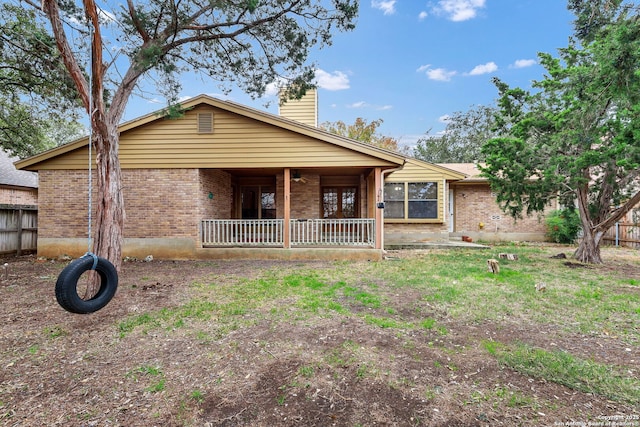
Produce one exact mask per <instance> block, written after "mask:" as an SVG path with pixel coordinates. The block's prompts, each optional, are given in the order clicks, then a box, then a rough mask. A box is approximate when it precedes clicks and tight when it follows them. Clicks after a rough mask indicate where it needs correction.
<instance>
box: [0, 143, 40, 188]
mask: <svg viewBox="0 0 640 427" xmlns="http://www.w3.org/2000/svg"><path fill="white" fill-rule="evenodd" d="M16 160H18V158H17V157H11V156H10V155H9V153H7V152H5V151H3V150H0V185H15V186H18V187H30V188H38V174H37V173H36V172H29V171H19V170H16V167H15V166H14V165H13V162H15V161H16Z"/></svg>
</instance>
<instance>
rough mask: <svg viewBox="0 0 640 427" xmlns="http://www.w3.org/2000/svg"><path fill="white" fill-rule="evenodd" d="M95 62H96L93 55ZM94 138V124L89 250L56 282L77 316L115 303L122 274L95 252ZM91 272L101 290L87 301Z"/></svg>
mask: <svg viewBox="0 0 640 427" xmlns="http://www.w3.org/2000/svg"><path fill="white" fill-rule="evenodd" d="M89 36H90V37H93V26H92V25H91V23H89ZM92 53H93V52H92ZM91 61H93V55H92V58H91ZM91 86H92V75H91V73H89V115H90V117H91V116H92V115H93V99H92V96H91V93H92V89H91ZM90 123H91V121H90ZM92 134H93V124H91V126H90V130H89V238H88V240H89V242H88V246H89V249H88V252H87V253H86V254H84V255H83V256H81V257H80V258H77V259H75V260H73V261H71V263H70V264H69V265H67V266H66V267H65V268H64V269H63V270H62V271H61V272H60V275H59V276H58V280H57V281H56V299H57V300H58V304H60V306H62V308H64V309H65V310H67V311H69V312H71V313H76V314H88V313H93V312H96V311H98V310H100V309H101V308H103V307H104V306H106V305H107V304H108V303H109V301H111V299H112V298H113V296H114V295H115V294H116V290H117V289H118V272H117V271H116V268H115V267H114V265H113V264H112V263H111V262H110V261H109V260H108V259H106V258H101V257H99V256H97V255H96V254H94V253H92V252H91V205H92V200H91V190H92V187H93V185H92V173H91V160H92V155H91V146H92V144H93V141H92ZM88 271H95V272H96V274H97V276H98V277H97V278H96V280H97V279H98V278H99V280H100V286H99V288H98V291H97V292H96V293H95V294H94V295H92V296H89V297H88V298H87V299H83V298H82V297H81V296H80V295H79V294H78V281H79V280H80V277H81V276H82V275H83V274H84V273H86V272H88ZM89 281H90V282H91V279H89Z"/></svg>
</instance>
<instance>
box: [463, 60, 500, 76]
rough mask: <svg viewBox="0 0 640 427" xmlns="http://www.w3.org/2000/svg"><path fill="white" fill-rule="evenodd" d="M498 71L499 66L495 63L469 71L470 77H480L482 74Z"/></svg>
mask: <svg viewBox="0 0 640 427" xmlns="http://www.w3.org/2000/svg"><path fill="white" fill-rule="evenodd" d="M497 69H498V66H497V65H496V63H495V62H493V61H492V62H487V63H486V64H482V65H476V66H475V67H473V70H471V71H469V75H470V76H479V75H482V74H489V73H493V72H494V71H496V70H497Z"/></svg>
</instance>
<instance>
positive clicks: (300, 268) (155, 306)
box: [0, 245, 640, 426]
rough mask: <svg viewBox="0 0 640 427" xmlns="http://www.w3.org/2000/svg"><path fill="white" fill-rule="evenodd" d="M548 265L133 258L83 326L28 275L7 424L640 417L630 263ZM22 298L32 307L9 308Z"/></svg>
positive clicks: (5, 397)
mask: <svg viewBox="0 0 640 427" xmlns="http://www.w3.org/2000/svg"><path fill="white" fill-rule="evenodd" d="M560 251H565V252H570V251H571V248H568V247H563V246H545V245H505V246H497V247H494V248H492V249H490V250H483V251H478V250H437V251H436V250H434V251H400V252H398V253H395V254H394V255H397V256H395V259H394V260H393V261H383V262H358V263H351V262H333V263H301V262H295V263H293V262H292V263H285V262H280V263H278V262H271V263H265V264H260V263H256V262H246V263H245V262H223V261H216V262H193V263H184V264H181V263H166V264H161V263H157V264H155V265H151V263H144V264H143V263H140V264H128V265H127V268H128V269H130V270H131V271H133V272H132V273H128V274H131V275H129V276H127V275H124V277H122V278H121V283H122V284H123V286H122V287H121V289H120V290H119V294H118V296H117V298H116V299H115V300H114V302H112V303H110V305H109V306H108V307H107V308H106V309H104V310H102V311H101V312H99V313H96V314H94V315H91V316H85V317H82V316H74V315H69V314H67V313H65V312H62V311H61V310H60V309H59V307H57V306H56V305H55V301H53V302H51V298H49V299H48V300H47V299H46V298H44V297H42V296H41V295H42V288H43V286H51V285H52V283H53V282H54V281H55V277H56V274H55V272H50V271H48V270H46V269H44V270H45V271H44V273H45V274H43V272H40V271H39V270H38V271H36V274H34V275H33V277H46V278H47V279H43V280H46V282H43V283H39V284H36V285H32V284H31V282H32V281H33V280H32V279H31V277H32V276H30V277H26V276H25V280H24V283H21V284H20V285H19V286H21V288H18V285H17V284H16V285H12V284H8V285H7V284H5V285H4V286H3V287H0V297H2V298H3V301H5V304H4V305H3V307H2V310H4V311H3V312H2V313H1V314H2V318H3V319H6V321H5V322H4V324H3V325H2V326H0V328H1V329H0V334H1V335H0V338H2V340H3V343H5V345H4V346H3V347H2V349H0V365H1V366H3V368H4V371H3V375H4V377H3V379H2V382H0V392H1V394H0V395H1V396H2V398H1V399H0V423H6V424H7V425H21V424H20V420H29V422H30V423H32V424H43V423H46V422H47V421H49V420H59V421H56V423H57V425H72V426H80V425H83V426H84V425H168V426H197V425H256V426H266V425H301V426H312V425H331V424H336V425H430V426H440V425H481V426H482V425H504V426H510V425H523V426H538V425H553V424H554V423H555V422H558V423H563V422H565V421H571V420H577V421H584V422H587V421H588V420H594V419H597V417H605V416H611V415H612V414H619V413H620V414H625V415H628V416H629V417H634V416H635V415H636V414H637V413H638V409H637V402H638V401H640V395H639V393H640V391H639V390H640V382H639V381H638V377H639V376H640V360H638V357H637V354H640V329H639V327H638V325H639V324H640V293H639V292H638V289H639V287H640V282H638V278H637V277H638V276H637V271H639V270H640V255H639V254H638V253H637V252H633V251H626V252H625V251H618V250H615V249H605V250H604V254H605V259H608V261H609V263H608V264H606V265H604V266H581V267H579V268H570V267H569V266H567V265H565V264H564V263H565V262H567V260H562V259H551V258H550V256H551V255H555V254H556V253H557V252H560ZM499 253H513V254H516V255H517V256H518V259H517V260H514V261H510V260H506V259H500V273H499V274H492V273H490V272H489V271H488V269H487V265H486V260H487V259H488V258H498V254H499ZM37 267H38V268H40V266H37ZM46 267H47V268H50V267H49V265H47V266H46ZM136 269H140V271H137V270H136ZM134 273H135V274H137V276H135V275H134ZM185 275H188V276H189V279H186V278H184V276H185ZM150 278H153V279H150ZM180 280H183V281H182V282H180ZM149 282H155V285H151V286H146V285H145V286H146V287H145V286H143V285H142V284H143V283H144V284H146V283H149ZM542 284H544V286H541V285H542ZM18 289H19V290H20V292H22V293H24V294H25V295H24V297H23V298H22V299H18V298H16V297H15V296H16V295H17V294H18ZM538 289H544V291H540V290H538ZM38 298H40V299H39V300H38ZM30 300H33V301H35V302H36V303H34V306H33V308H31V309H27V308H25V306H24V303H20V301H30ZM29 310H32V311H33V314H31V313H30V311H29ZM33 372H38V373H39V375H38V376H33V375H32V373H33ZM628 419H629V420H632V421H635V420H636V419H634V418H628ZM23 425H26V424H24V423H23Z"/></svg>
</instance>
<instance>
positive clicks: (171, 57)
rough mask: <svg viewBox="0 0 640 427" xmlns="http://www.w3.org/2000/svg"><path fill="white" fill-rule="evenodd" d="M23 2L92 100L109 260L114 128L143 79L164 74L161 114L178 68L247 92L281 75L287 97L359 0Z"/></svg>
mask: <svg viewBox="0 0 640 427" xmlns="http://www.w3.org/2000/svg"><path fill="white" fill-rule="evenodd" d="M13 1H15V2H18V1H20V0H13ZM21 4H26V5H29V6H31V7H33V8H35V9H37V10H41V11H42V12H43V17H44V19H45V20H46V21H47V23H48V26H49V28H50V31H51V34H52V36H53V38H54V39H55V41H56V46H57V49H58V51H59V53H60V55H61V57H62V59H63V62H64V65H65V67H66V69H67V72H68V73H69V75H70V76H71V78H72V79H73V81H74V83H75V85H76V87H77V90H78V93H79V96H80V98H81V99H82V103H83V105H84V108H85V110H86V111H87V112H89V105H90V102H92V103H93V107H92V109H91V112H90V114H89V117H90V123H91V128H92V134H93V138H92V140H93V145H94V146H95V149H96V171H97V173H96V175H97V177H96V181H97V183H96V185H97V194H98V201H97V208H96V216H97V219H96V227H95V236H94V247H93V251H94V252H95V253H96V254H97V255H99V256H101V257H104V258H107V259H109V260H110V261H111V262H113V263H114V265H116V267H119V266H120V265H121V253H122V252H121V251H122V240H123V225H124V218H125V212H124V201H123V196H122V192H121V191H120V189H121V187H122V185H121V170H120V163H119V160H118V131H117V126H118V124H119V122H120V120H121V118H122V115H123V113H124V111H125V107H126V105H127V101H128V100H129V98H130V97H131V96H132V94H133V93H134V91H135V90H136V88H138V87H139V86H140V84H141V79H143V78H145V77H151V78H153V79H154V80H155V81H158V82H162V88H163V89H164V91H165V94H166V96H167V99H168V100H169V101H170V102H169V104H170V108H169V109H168V110H169V111H168V113H172V112H175V111H176V108H175V106H176V105H177V103H176V102H175V101H176V100H177V93H178V90H179V88H180V85H179V81H180V75H181V73H182V72H184V71H196V72H199V73H201V74H203V75H204V76H206V77H208V78H211V79H212V80H213V81H216V82H218V84H219V86H221V87H222V88H223V90H225V89H226V90H228V89H229V88H230V87H232V85H236V86H237V87H240V88H241V89H242V90H244V91H246V92H247V93H250V94H251V95H253V96H259V95H261V94H263V93H264V92H265V89H266V87H267V85H268V84H269V83H272V82H275V81H279V80H280V79H285V81H288V82H289V83H291V85H290V87H293V88H295V91H291V93H290V94H289V95H290V96H291V97H296V96H297V97H299V96H301V95H302V94H303V93H304V91H305V90H306V89H308V88H309V87H311V86H312V81H313V78H314V66H313V64H309V63H308V61H307V59H308V55H309V52H310V50H311V49H312V48H314V47H316V46H319V47H322V46H326V45H330V44H331V40H332V31H334V30H340V31H345V30H351V29H353V28H354V25H355V24H354V21H355V19H356V17H357V14H358V0H323V1H317V0H261V1H258V0H224V1H217V0H205V1H200V0H146V1H142V0H127V1H126V2H123V3H122V5H121V6H119V8H118V9H113V8H111V6H110V4H109V3H102V4H98V3H97V2H96V1H95V0H82V1H80V0H42V2H40V1H37V2H36V1H34V0H22V2H21ZM89 50H90V52H91V55H90V57H88V55H87V54H86V52H87V51H89ZM114 52H115V53H114ZM88 76H90V77H91V79H89V78H88ZM160 90H162V89H160ZM294 92H295V93H294ZM178 110H179V108H178Z"/></svg>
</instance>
